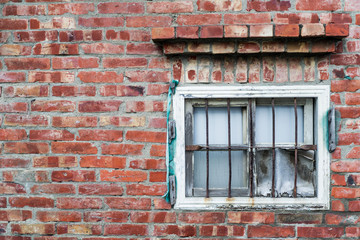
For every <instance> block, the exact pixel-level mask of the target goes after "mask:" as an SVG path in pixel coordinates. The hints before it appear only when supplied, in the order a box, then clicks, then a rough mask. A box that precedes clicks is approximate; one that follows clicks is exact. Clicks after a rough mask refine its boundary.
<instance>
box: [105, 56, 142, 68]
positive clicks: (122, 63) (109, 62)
mask: <svg viewBox="0 0 360 240" xmlns="http://www.w3.org/2000/svg"><path fill="white" fill-rule="evenodd" d="M146 65H147V59H146V58H104V59H103V66H104V68H119V67H145V66H146Z"/></svg>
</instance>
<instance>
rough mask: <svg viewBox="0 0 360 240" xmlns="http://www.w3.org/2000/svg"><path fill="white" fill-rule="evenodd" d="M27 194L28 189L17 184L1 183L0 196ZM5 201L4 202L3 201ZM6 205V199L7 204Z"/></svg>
mask: <svg viewBox="0 0 360 240" xmlns="http://www.w3.org/2000/svg"><path fill="white" fill-rule="evenodd" d="M20 193H26V189H25V187H24V186H23V185H21V184H17V183H0V194H20ZM3 201H4V200H3ZM2 204H3V205H6V199H5V204H4V203H2Z"/></svg>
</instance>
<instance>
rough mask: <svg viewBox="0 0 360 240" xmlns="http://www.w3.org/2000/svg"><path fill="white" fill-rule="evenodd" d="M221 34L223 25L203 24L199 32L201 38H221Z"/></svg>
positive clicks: (222, 33)
mask: <svg viewBox="0 0 360 240" xmlns="http://www.w3.org/2000/svg"><path fill="white" fill-rule="evenodd" d="M223 35H224V29H223V26H204V27H202V28H201V32H200V37H201V38H222V37H223Z"/></svg>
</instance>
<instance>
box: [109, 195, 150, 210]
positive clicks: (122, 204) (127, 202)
mask: <svg viewBox="0 0 360 240" xmlns="http://www.w3.org/2000/svg"><path fill="white" fill-rule="evenodd" d="M104 203H105V204H106V205H108V206H109V207H110V208H114V209H122V210H123V209H139V210H149V209H150V207H151V199H150V198H122V197H107V198H105V200H104Z"/></svg>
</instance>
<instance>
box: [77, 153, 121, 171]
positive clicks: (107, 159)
mask: <svg viewBox="0 0 360 240" xmlns="http://www.w3.org/2000/svg"><path fill="white" fill-rule="evenodd" d="M125 165H126V158H121V157H112V156H102V157H100V158H98V157H97V156H82V157H81V160H80V166H81V167H83V168H87V167H88V168H125Z"/></svg>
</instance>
